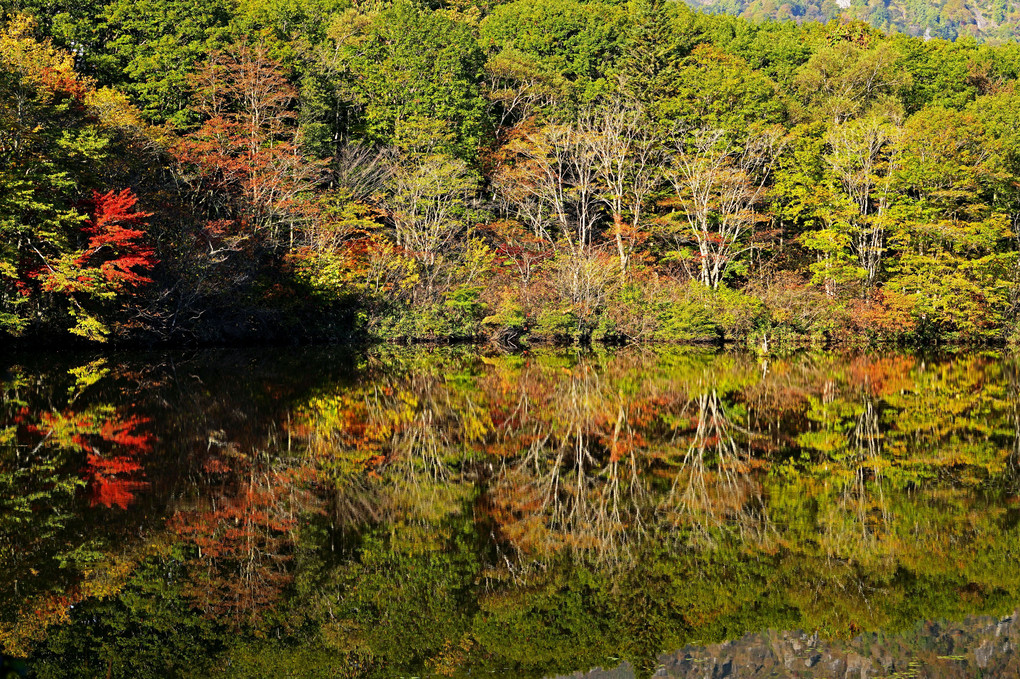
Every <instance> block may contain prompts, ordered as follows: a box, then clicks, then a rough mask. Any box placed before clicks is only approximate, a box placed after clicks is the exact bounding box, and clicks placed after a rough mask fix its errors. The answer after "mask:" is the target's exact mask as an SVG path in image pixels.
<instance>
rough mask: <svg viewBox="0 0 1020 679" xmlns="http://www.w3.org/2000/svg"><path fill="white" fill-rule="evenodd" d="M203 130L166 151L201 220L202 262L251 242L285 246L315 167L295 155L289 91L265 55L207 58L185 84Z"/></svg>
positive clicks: (297, 140)
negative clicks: (203, 222) (202, 216)
mask: <svg viewBox="0 0 1020 679" xmlns="http://www.w3.org/2000/svg"><path fill="white" fill-rule="evenodd" d="M192 83H193V86H194V88H195V90H196V105H195V110H196V111H197V112H198V113H199V114H200V115H201V116H202V118H203V123H202V125H201V127H199V128H198V129H197V130H195V131H193V132H191V133H189V134H188V135H187V136H185V137H184V139H182V140H181V142H180V143H179V144H178V146H177V147H176V149H174V152H175V155H176V156H177V159H178V162H179V167H178V176H179V178H180V180H181V181H182V182H183V183H184V184H185V185H186V186H187V187H188V189H189V191H190V196H191V197H192V200H193V201H195V203H196V206H197V207H198V209H199V210H200V212H201V213H204V214H205V215H206V217H207V219H209V220H210V221H209V223H208V224H207V228H206V233H205V236H206V238H207V242H208V246H209V249H210V254H216V253H218V252H220V251H221V249H222V250H226V251H230V250H234V249H238V248H240V247H241V245H242V244H243V243H244V242H245V241H247V240H249V239H255V240H256V241H258V242H259V243H260V244H261V245H263V246H269V247H274V246H277V245H279V244H281V243H282V242H283V240H282V239H283V236H284V231H285V230H286V236H287V241H288V242H293V240H294V236H295V230H296V227H297V226H298V225H299V223H300V221H301V220H302V213H301V209H300V208H301V207H302V206H301V199H302V198H303V196H304V194H305V193H306V192H308V191H309V190H310V189H311V188H312V186H313V185H314V181H315V180H316V179H317V178H318V175H319V172H320V166H319V164H317V163H316V162H314V161H312V160H310V159H308V158H306V157H304V155H303V154H302V144H301V136H300V133H299V131H298V129H297V126H296V125H295V124H294V118H295V114H294V111H293V104H294V101H295V99H296V97H297V92H296V90H295V89H294V88H293V87H292V86H291V85H290V84H289V83H288V82H287V80H286V77H285V75H284V73H283V71H282V69H281V67H280V65H279V64H277V63H276V62H275V61H273V60H272V59H271V58H270V57H269V55H268V53H267V50H266V48H265V47H263V46H254V47H250V46H247V45H239V46H238V47H237V48H236V49H235V50H234V51H233V52H229V53H220V52H217V53H214V54H212V55H211V56H210V58H209V60H208V61H207V62H206V63H205V65H204V66H203V67H202V68H201V69H200V70H199V71H198V72H197V73H196V74H195V75H194V76H193V77H192Z"/></svg>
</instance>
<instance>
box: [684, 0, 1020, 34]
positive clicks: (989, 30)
mask: <svg viewBox="0 0 1020 679" xmlns="http://www.w3.org/2000/svg"><path fill="white" fill-rule="evenodd" d="M687 2H688V4H690V5H692V6H694V7H697V8H700V9H702V10H705V11H708V12H712V13H719V14H732V15H736V16H741V17H745V18H748V19H780V20H787V21H797V22H801V21H821V22H827V21H830V20H832V19H835V18H838V17H841V16H843V17H849V18H852V19H861V20H863V21H866V22H868V23H870V24H871V25H872V26H874V27H876V28H879V29H882V30H884V31H887V32H899V33H906V34H907V35H913V36H925V37H930V38H945V39H946V40H956V39H958V38H964V37H972V38H974V39H976V40H979V41H989V42H1005V41H1008V40H1016V39H1018V38H1020V0H687Z"/></svg>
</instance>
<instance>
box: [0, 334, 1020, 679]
mask: <svg viewBox="0 0 1020 679" xmlns="http://www.w3.org/2000/svg"><path fill="white" fill-rule="evenodd" d="M0 380H2V382H0V390H2V394H3V401H2V406H0V651H2V653H3V654H4V657H6V658H7V660H5V661H4V662H5V663H6V664H5V665H0V674H2V673H3V672H10V673H12V674H13V675H14V676H19V675H31V676H39V677H93V676H109V677H150V676H151V677H157V676H158V677H165V676H224V677H261V676H295V677H298V676H300V677H306V676H323V677H393V676H420V677H423V676H455V677H462V676H463V677H466V676H478V675H485V676H503V677H545V676H556V675H564V676H568V675H569V676H579V677H580V676H586V677H593V678H594V677H605V678H608V677H631V676H635V677H636V676H641V677H645V676H652V675H655V676H673V677H723V676H737V677H766V676H805V677H808V676H810V677H846V676H854V677H882V676H897V677H910V676H916V677H957V676H959V677H963V676H977V675H978V674H979V673H984V676H1015V675H1016V674H1018V673H1020V667H1018V660H1017V658H1016V655H1015V651H1014V649H1015V648H1016V644H1017V642H1018V639H1017V637H1018V635H1020V632H1018V631H1017V629H1016V626H1015V624H1014V622H1013V618H1012V617H1011V616H1012V615H1013V614H1012V611H1013V610H1014V609H1015V608H1016V607H1018V605H1020V568H1018V566H1020V539H1018V538H1020V527H1018V519H1020V503H1018V492H1020V474H1018V460H1020V447H1018V446H1020V444H1018V441H1020V436H1018V430H1020V396H1018V395H1020V363H1018V362H1017V361H1016V360H1014V359H1013V358H1011V357H1006V356H1001V355H997V354H994V353H969V354H957V355H947V356H940V357H925V356H919V355H912V354H896V353H889V352H886V353H883V354H881V355H850V354H848V355H831V354H810V353H806V354H800V355H796V356H793V357H790V358H787V359H782V360H772V361H768V362H762V361H761V360H759V359H757V358H755V357H753V356H749V355H744V354H739V353H727V352H722V353H716V352H711V351H703V350H691V349H677V348H669V349H654V350H650V349H639V348H629V349H621V350H618V351H613V352H587V353H577V352H571V351H566V350H537V351H531V352H527V353H520V354H500V353H495V352H491V353H490V352H485V351H480V350H477V349H475V348H471V347H452V348H443V349H423V348H390V347H384V348H378V349H374V350H372V351H370V352H367V353H359V354H352V353H349V352H345V351H343V350H327V349H302V350H296V351H295V350H272V351H200V352H177V353H140V354H115V355H109V356H67V357H57V358H54V357H52V356H51V357H43V356H39V355H31V356H23V357H13V358H9V359H7V363H6V364H5V365H4V366H0ZM677 649H680V650H677ZM598 667H602V668H610V669H607V670H594V669H593V668H598ZM571 673H573V674H571Z"/></svg>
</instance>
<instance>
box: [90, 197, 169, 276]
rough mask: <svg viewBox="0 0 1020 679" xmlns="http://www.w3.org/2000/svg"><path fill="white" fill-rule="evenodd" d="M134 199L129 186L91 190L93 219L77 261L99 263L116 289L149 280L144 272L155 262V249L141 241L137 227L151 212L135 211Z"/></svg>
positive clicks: (141, 234) (135, 200) (141, 236)
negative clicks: (106, 189) (85, 244)
mask: <svg viewBox="0 0 1020 679" xmlns="http://www.w3.org/2000/svg"><path fill="white" fill-rule="evenodd" d="M137 202H138V198H137V197H136V196H135V195H134V193H132V192H131V189H124V190H122V191H120V192H119V193H117V192H114V191H107V192H106V193H99V192H98V191H94V192H93V193H92V204H93V207H92V210H91V213H92V218H91V220H90V221H89V226H88V227H87V228H86V229H85V233H86V234H87V235H88V236H89V242H88V246H87V247H86V248H85V251H84V252H83V253H82V254H81V256H80V257H78V260H77V263H78V264H79V265H81V266H92V267H95V266H98V267H99V270H100V272H101V273H102V276H103V278H104V279H105V280H106V282H107V283H109V284H111V285H113V286H114V287H115V288H117V289H121V288H123V287H125V286H138V285H144V284H145V283H151V282H152V279H151V278H149V277H148V276H147V275H146V274H147V273H148V272H149V271H151V270H152V268H153V267H154V266H155V265H156V257H155V252H154V251H153V249H152V248H151V247H150V246H148V245H147V244H145V243H144V241H143V239H144V237H145V231H144V230H142V228H140V227H143V226H144V225H145V223H146V222H145V220H146V219H147V218H148V217H151V216H152V213H149V212H137V211H135V209H134V208H135V204H136V203H137Z"/></svg>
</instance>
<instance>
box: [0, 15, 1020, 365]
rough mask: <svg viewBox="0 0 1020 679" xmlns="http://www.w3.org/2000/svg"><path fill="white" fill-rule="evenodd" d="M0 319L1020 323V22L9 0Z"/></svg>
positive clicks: (519, 335)
mask: <svg viewBox="0 0 1020 679" xmlns="http://www.w3.org/2000/svg"><path fill="white" fill-rule="evenodd" d="M0 8H2V11H0V14H2V22H3V23H2V27H0V159H2V160H0V342H2V343H4V344H11V345H27V344H36V345H37V344H40V343H41V344H60V345H67V344H71V343H74V342H80V343H85V344H91V343H96V342H110V343H118V344H136V345H157V344H162V345H187V344H230V343H296V342H332V341H349V340H398V341H419V340H434V341H449V340H458V339H491V340H495V341H497V342H502V343H508V342H509V343H513V342H526V341H528V340H533V341H558V342H590V341H602V342H612V343H617V342H657V341H669V342H696V341H716V342H717V341H733V342H740V343H744V344H746V345H749V346H753V347H755V348H757V349H758V350H760V351H763V352H771V351H774V350H776V349H777V348H781V347H784V346H791V345H794V344H800V343H815V344H825V343H845V344H852V345H869V344H876V343H883V342H897V343H930V342H959V343H1011V342H1016V341H1020V335H1018V334H1017V333H1016V330H1015V327H1016V317H1017V312H1018V302H1020V277H1018V274H1020V269H1018V260H1017V253H1018V247H1020V242H1018V236H1017V233H1018V228H1020V93H1018V92H1017V79H1018V77H1020V46H1018V45H1017V44H1016V43H1015V42H1008V43H1003V44H998V45H995V44H991V43H978V42H977V41H974V40H969V39H968V40H961V41H959V42H950V41H946V40H943V39H932V40H925V39H922V38H918V37H911V36H908V35H905V34H885V33H882V32H880V31H879V30H877V29H875V28H872V27H870V26H869V25H868V24H866V23H863V22H860V21H850V20H841V19H834V20H832V21H829V22H828V23H824V24H823V23H817V22H811V21H805V22H802V23H795V22H775V21H750V20H746V19H743V18H738V17H733V16H725V15H721V14H704V13H701V12H698V11H696V10H694V9H691V8H690V7H688V6H687V5H685V4H682V3H679V2H669V1H664V0H631V1H630V2H614V1H611V0H590V1H586V2H585V1H580V0H515V1H513V2H495V1H492V2H490V1H489V0H480V1H478V2H474V1H472V0H453V2H450V3H432V4H429V3H421V2H415V1H413V0H393V1H392V2H375V1H367V2H360V3H352V2H348V0H110V1H109V2H105V3H103V2H85V1H82V0H3V1H2V2H0Z"/></svg>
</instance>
